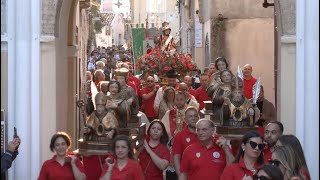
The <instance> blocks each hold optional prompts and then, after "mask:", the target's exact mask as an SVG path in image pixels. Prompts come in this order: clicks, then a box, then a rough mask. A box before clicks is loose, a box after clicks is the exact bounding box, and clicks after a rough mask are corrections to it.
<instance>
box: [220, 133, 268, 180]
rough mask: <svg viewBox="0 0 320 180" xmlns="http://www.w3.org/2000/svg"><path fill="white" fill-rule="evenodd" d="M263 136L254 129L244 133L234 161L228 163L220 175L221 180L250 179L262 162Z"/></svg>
mask: <svg viewBox="0 0 320 180" xmlns="http://www.w3.org/2000/svg"><path fill="white" fill-rule="evenodd" d="M264 146H265V144H264V143H263V138H262V137H261V135H260V134H259V133H258V132H256V131H250V132H247V133H246V134H244V136H243V138H242V142H241V145H240V148H239V151H238V154H237V156H236V158H235V160H234V162H233V163H232V164H230V165H228V166H227V167H226V168H225V169H224V170H223V173H222V175H221V178H220V179H221V180H233V179H234V180H238V179H240V180H241V179H251V178H252V177H253V175H255V174H256V173H257V169H258V168H260V166H261V165H262V164H263V153H262V151H263V149H264Z"/></svg>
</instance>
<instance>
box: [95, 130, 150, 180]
mask: <svg viewBox="0 0 320 180" xmlns="http://www.w3.org/2000/svg"><path fill="white" fill-rule="evenodd" d="M113 147H114V152H115V157H116V158H112V157H108V158H107V159H105V164H104V166H103V169H102V173H101V176H100V179H101V180H107V179H126V180H141V179H144V177H143V171H142V169H141V166H140V165H139V163H138V162H137V161H135V160H133V149H132V146H131V141H130V139H129V137H128V136H126V135H118V136H116V137H115V139H114V142H113Z"/></svg>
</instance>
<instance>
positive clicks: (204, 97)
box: [195, 74, 210, 110]
mask: <svg viewBox="0 0 320 180" xmlns="http://www.w3.org/2000/svg"><path fill="white" fill-rule="evenodd" d="M208 79H209V78H208V76H207V75H206V74H201V77H200V83H201V86H200V87H199V88H198V89H197V90H196V95H195V98H196V100H197V101H198V103H199V110H202V109H203V108H204V106H205V105H204V102H203V101H208V100H210V98H209V96H208V94H207V92H206V90H207V83H208Z"/></svg>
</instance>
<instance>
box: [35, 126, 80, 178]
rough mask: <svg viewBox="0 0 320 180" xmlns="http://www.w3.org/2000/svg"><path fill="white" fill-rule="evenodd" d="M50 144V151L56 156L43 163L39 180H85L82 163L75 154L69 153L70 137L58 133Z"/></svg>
mask: <svg viewBox="0 0 320 180" xmlns="http://www.w3.org/2000/svg"><path fill="white" fill-rule="evenodd" d="M50 142H51V143H50V150H51V151H52V152H55V155H54V156H53V157H52V158H51V159H49V160H47V161H45V162H44V163H43V165H42V167H41V170H40V174H39V177H38V180H56V179H66V180H73V179H85V178H86V175H85V173H84V168H83V164H82V162H81V161H80V160H79V159H78V158H77V157H76V156H75V155H74V154H71V153H67V152H68V150H69V148H70V145H71V139H70V137H69V135H68V134H67V133H65V132H57V133H56V134H54V135H53V136H52V138H51V141H50Z"/></svg>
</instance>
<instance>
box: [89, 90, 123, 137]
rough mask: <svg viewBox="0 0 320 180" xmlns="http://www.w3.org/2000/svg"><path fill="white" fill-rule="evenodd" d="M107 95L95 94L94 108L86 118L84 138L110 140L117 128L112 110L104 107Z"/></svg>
mask: <svg viewBox="0 0 320 180" xmlns="http://www.w3.org/2000/svg"><path fill="white" fill-rule="evenodd" d="M106 102H107V97H106V96H105V95H104V94H103V93H101V92H99V93H97V94H96V96H95V103H96V110H94V111H93V112H92V113H91V114H90V116H88V118H87V120H86V125H85V127H84V139H85V140H87V141H100V142H101V141H107V140H111V139H112V138H113V137H114V136H115V135H116V134H117V130H118V128H119V124H118V120H117V118H116V116H115V113H114V112H113V111H110V110H108V109H106V108H105V105H106Z"/></svg>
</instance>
